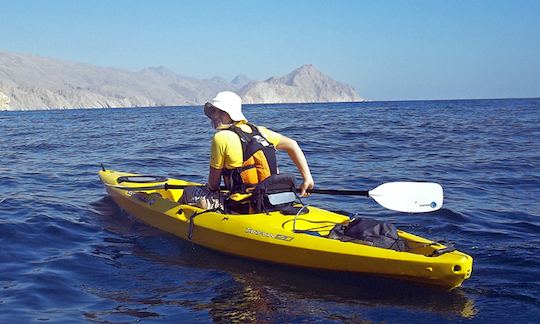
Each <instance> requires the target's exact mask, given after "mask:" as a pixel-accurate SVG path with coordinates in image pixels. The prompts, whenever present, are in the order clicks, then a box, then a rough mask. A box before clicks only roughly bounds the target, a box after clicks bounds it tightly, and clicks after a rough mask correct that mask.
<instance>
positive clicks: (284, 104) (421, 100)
mask: <svg viewBox="0 0 540 324" xmlns="http://www.w3.org/2000/svg"><path fill="white" fill-rule="evenodd" d="M510 100H539V101H540V97H532V98H475V99H407V100H365V101H348V102H345V101H337V102H291V103H264V104H244V105H243V106H244V107H254V106H305V105H317V106H320V105H347V104H358V105H371V104H377V103H396V102H444V101H446V102H464V101H510ZM156 108H166V109H172V108H186V109H197V108H202V105H179V106H135V107H127V106H126V107H99V108H96V107H77V108H36V109H10V110H7V109H0V113H1V112H36V111H66V110H121V109H156ZM330 109H331V108H330Z"/></svg>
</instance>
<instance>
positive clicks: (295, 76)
mask: <svg viewBox="0 0 540 324" xmlns="http://www.w3.org/2000/svg"><path fill="white" fill-rule="evenodd" d="M222 90H233V91H236V92H238V93H239V94H240V95H241V96H242V97H243V99H244V101H245V102H246V103H280V102H329V101H361V100H363V99H362V98H360V97H358V95H357V94H356V92H355V90H354V89H353V88H352V87H351V86H349V85H345V84H342V83H339V82H337V81H334V80H332V79H331V78H329V77H327V76H325V75H323V74H322V73H321V72H319V71H317V69H315V67H313V66H312V65H305V66H303V67H301V68H299V69H297V70H295V71H293V72H291V73H290V74H287V75H285V76H283V77H279V78H270V79H268V80H266V81H253V80H250V79H248V78H247V77H245V76H242V75H240V76H237V77H236V78H234V79H233V80H232V81H231V82H228V81H227V80H225V79H223V78H220V77H214V78H211V79H203V80H199V79H195V78H190V77H185V76H182V75H179V74H177V73H174V72H173V71H170V70H168V69H167V68H165V67H150V68H146V69H143V70H141V71H136V72H132V71H127V70H122V69H115V68H107V67H98V66H94V65H90V64H84V63H76V62H71V61H63V60H55V59H50V58H44V57H40V56H35V55H27V54H14V53H7V52H0V109H1V110H26V109H51V108H101V107H141V106H144V107H150V106H182V105H199V104H203V103H204V102H206V101H208V100H209V98H212V97H213V96H214V95H215V94H216V93H217V92H219V91H222Z"/></svg>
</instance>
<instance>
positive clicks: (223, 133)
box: [214, 129, 238, 141]
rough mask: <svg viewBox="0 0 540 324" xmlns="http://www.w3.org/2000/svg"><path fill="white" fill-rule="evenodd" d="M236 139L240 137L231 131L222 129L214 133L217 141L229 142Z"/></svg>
mask: <svg viewBox="0 0 540 324" xmlns="http://www.w3.org/2000/svg"><path fill="white" fill-rule="evenodd" d="M235 137H238V136H237V135H236V134H235V133H234V132H233V131H232V130H230V129H222V130H218V131H217V132H215V133H214V140H215V141H224V140H229V139H231V138H235Z"/></svg>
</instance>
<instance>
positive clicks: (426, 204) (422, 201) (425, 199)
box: [109, 182, 443, 213]
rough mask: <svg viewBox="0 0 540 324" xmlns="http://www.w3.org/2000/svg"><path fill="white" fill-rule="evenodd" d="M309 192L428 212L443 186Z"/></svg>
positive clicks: (434, 206)
mask: <svg viewBox="0 0 540 324" xmlns="http://www.w3.org/2000/svg"><path fill="white" fill-rule="evenodd" d="M109 186H111V187H114V188H117V189H121V190H133V191H145V190H158V189H165V190H168V189H184V188H186V187H190V186H194V184H191V185H171V184H168V183H164V184H159V185H154V186H148V187H123V186H117V185H109ZM222 189H224V188H222ZM309 193H314V194H325V195H352V196H364V197H371V198H373V200H375V201H376V202H377V203H379V205H381V206H383V207H384V208H387V209H390V210H395V211H399V212H404V213H427V212H432V211H436V210H438V209H440V208H441V207H442V204H443V188H442V187H441V185H440V184H438V183H433V182H387V183H383V184H381V185H380V186H378V187H376V188H375V189H372V190H369V191H361V190H334V189H312V190H310V191H309Z"/></svg>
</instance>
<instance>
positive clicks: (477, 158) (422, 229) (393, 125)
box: [0, 99, 540, 323]
mask: <svg viewBox="0 0 540 324" xmlns="http://www.w3.org/2000/svg"><path fill="white" fill-rule="evenodd" d="M245 113H246V115H247V116H248V118H250V120H251V121H252V122H254V123H256V124H261V125H266V126H268V127H269V128H271V129H274V130H276V131H279V132H281V133H283V134H285V135H287V136H289V137H292V138H295V139H296V140H297V141H298V142H299V143H300V145H301V147H302V148H303V149H304V152H305V154H306V156H307V158H308V161H309V164H310V166H311V169H312V173H313V175H314V178H315V181H316V185H317V187H319V188H343V189H346V188H348V189H358V190H365V189H371V188H374V187H375V186H377V185H379V184H381V183H383V182H388V181H400V180H405V181H433V182H438V183H440V184H441V185H442V186H443V187H444V192H445V203H444V206H443V208H442V209H441V210H439V211H437V212H434V213H429V214H403V213H397V212H392V211H389V210H385V209H384V208H382V207H381V206H379V205H377V204H376V203H375V202H374V201H370V200H368V199H365V198H358V197H345V196H325V195H315V194H314V195H312V196H311V197H310V198H308V199H307V203H309V204H310V205H317V206H321V207H327V208H332V209H341V210H347V211H350V212H359V213H361V214H363V215H366V216H370V217H376V218H379V219H382V220H386V221H390V222H393V223H395V224H396V225H397V226H398V227H400V228H402V229H404V230H406V231H409V232H413V233H415V234H418V235H421V236H425V237H428V238H430V239H433V240H448V241H451V242H453V243H454V244H455V245H456V247H457V248H458V249H459V250H462V251H464V252H467V253H469V254H471V255H472V256H473V257H474V270H473V275H472V277H471V278H470V279H469V280H467V281H465V282H464V284H463V286H462V287H460V288H458V289H455V290H452V291H450V292H447V291H442V290H440V289H435V288H432V287H427V286H422V285H418V284H411V283H406V282H400V281H391V280H389V279H377V278H373V277H368V276H358V275H355V276H349V275H336V274H332V273H324V272H322V273H321V272H316V271H306V270H300V269H294V268H288V267H282V266H275V265H269V264H265V263H260V262H254V261H249V260H245V259H240V258H235V257H231V256H228V255H223V254H220V253H217V252H214V251H209V250H206V249H203V248H200V247H197V246H194V245H192V244H191V243H188V242H185V241H183V240H181V239H179V238H176V237H174V236H172V235H170V234H167V233H164V232H161V231H159V230H157V229H154V228H151V227H148V226H146V225H144V224H142V223H139V222H137V221H136V220H134V219H133V218H132V217H130V216H129V215H127V214H126V213H124V212H122V211H121V210H119V208H118V207H117V206H116V205H115V203H114V202H113V201H112V200H111V199H110V198H108V197H107V195H106V193H105V190H104V189H103V187H102V185H101V183H100V182H99V180H98V176H97V171H98V170H99V169H100V166H99V163H101V162H103V163H104V164H105V166H106V167H108V168H110V169H114V170H120V171H130V172H136V173H145V174H154V175H165V176H169V177H177V178H184V179H186V178H187V179H190V180H195V181H205V177H206V174H207V170H208V162H207V161H208V159H209V141H210V138H211V135H212V129H211V127H210V124H209V122H208V121H207V120H206V118H205V117H204V115H203V114H202V111H201V109H200V108H199V107H164V108H133V109H103V110H55V111H32V112H1V113H0V245H1V250H0V322H2V323H12V322H69V323H76V322H100V323H132V322H148V323H154V322H242V323H245V322H247V323H254V322H262V323H281V322H290V323H312V322H317V323H341V322H363V321H365V322H381V321H384V322H389V323H409V322H415V323H432V322H435V321H436V322H499V323H503V322H520V323H527V322H538V321H539V319H540V283H539V281H538V280H539V278H540V236H539V234H540V141H539V140H540V99H515V100H514V99H507V100H455V101H408V102H367V103H339V104H338V103H336V104H294V105H292V104H291V105H251V106H246V107H245ZM278 158H279V159H280V168H281V170H282V171H288V172H295V168H294V166H293V165H292V164H291V163H290V162H289V161H288V158H287V156H285V155H283V154H281V153H280V154H279V155H278Z"/></svg>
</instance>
